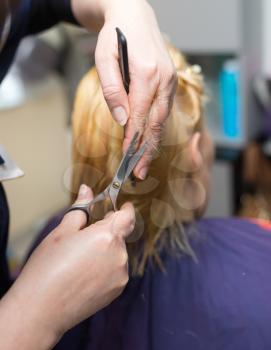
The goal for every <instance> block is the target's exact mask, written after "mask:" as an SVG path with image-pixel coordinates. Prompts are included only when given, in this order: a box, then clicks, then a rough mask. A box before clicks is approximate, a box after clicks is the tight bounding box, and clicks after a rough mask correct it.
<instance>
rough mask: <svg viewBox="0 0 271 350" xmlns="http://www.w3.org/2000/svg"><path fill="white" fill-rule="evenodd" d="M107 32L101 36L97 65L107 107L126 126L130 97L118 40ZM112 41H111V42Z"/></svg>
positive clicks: (101, 33) (103, 31) (96, 57)
mask: <svg viewBox="0 0 271 350" xmlns="http://www.w3.org/2000/svg"><path fill="white" fill-rule="evenodd" d="M106 32H107V31H106V30H102V31H101V32H100V34H99V38H98V42H97V46H96V51H95V63H96V68H97V72H98V75H99V78H100V82H101V87H102V91H103V95H104V98H105V100H106V102H107V105H108V107H109V109H110V111H111V113H112V115H113V118H114V119H115V120H116V122H117V123H119V124H120V125H122V126H124V125H125V124H126V122H127V120H128V116H129V103H128V96H127V93H126V91H125V88H124V85H123V82H122V76H121V72H120V67H119V62H118V48H117V40H115V37H114V38H112V34H114V31H113V32H112V33H111V35H108V33H107V37H106ZM109 39H110V40H109Z"/></svg>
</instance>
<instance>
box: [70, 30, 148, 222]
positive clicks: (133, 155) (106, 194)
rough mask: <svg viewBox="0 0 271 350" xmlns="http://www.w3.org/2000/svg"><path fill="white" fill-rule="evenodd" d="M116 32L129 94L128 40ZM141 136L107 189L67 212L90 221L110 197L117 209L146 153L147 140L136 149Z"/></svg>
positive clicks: (137, 133) (134, 140) (134, 141)
mask: <svg viewBox="0 0 271 350" xmlns="http://www.w3.org/2000/svg"><path fill="white" fill-rule="evenodd" d="M116 32H117V38H118V51H119V66H120V71H121V75H122V81H123V85H124V88H125V90H126V92H127V94H128V93H129V83H130V77H129V65H128V49H127V41H126V38H125V36H124V34H123V33H122V32H121V30H120V29H119V28H116ZM139 137H140V135H139V132H136V133H135V135H134V137H133V139H132V141H131V143H130V145H129V147H128V149H127V151H126V152H125V154H124V155H123V157H122V160H121V162H120V164H119V167H118V169H117V171H116V173H115V176H114V177H113V180H112V182H111V183H110V184H109V185H108V186H107V187H106V189H105V190H104V191H103V192H101V193H100V194H98V195H97V196H96V197H95V198H94V199H93V200H92V201H90V202H88V203H83V204H74V205H72V206H71V207H70V209H68V211H67V212H70V211H73V210H81V211H83V212H84V213H85V214H86V215H87V220H88V222H89V221H90V219H91V213H90V208H91V207H92V206H93V205H94V204H96V203H98V202H101V201H104V200H106V199H108V198H109V199H110V201H111V203H112V205H113V208H114V211H116V210H117V200H118V195H119V193H120V190H121V188H122V185H123V184H124V183H125V181H126V180H127V179H128V178H129V176H130V175H131V174H132V172H133V170H134V168H135V166H136V165H137V163H138V161H139V160H140V159H141V157H142V155H143V154H144V152H145V150H146V148H147V141H146V142H145V143H143V145H142V146H141V147H140V148H139V149H138V150H136V148H137V144H138V140H139Z"/></svg>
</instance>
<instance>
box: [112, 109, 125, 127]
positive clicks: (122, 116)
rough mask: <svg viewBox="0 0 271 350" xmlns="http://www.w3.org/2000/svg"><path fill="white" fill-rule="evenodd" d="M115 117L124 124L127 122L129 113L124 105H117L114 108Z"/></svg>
mask: <svg viewBox="0 0 271 350" xmlns="http://www.w3.org/2000/svg"><path fill="white" fill-rule="evenodd" d="M112 114H113V117H114V118H115V120H116V121H117V122H118V123H119V124H120V125H121V126H124V125H125V124H126V123H127V119H128V118H127V114H126V111H125V109H124V108H123V107H115V108H113V110H112Z"/></svg>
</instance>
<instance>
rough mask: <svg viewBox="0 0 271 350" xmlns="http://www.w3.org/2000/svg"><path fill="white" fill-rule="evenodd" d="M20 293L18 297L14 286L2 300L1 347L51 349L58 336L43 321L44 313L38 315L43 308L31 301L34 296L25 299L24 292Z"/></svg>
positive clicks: (0, 307)
mask: <svg viewBox="0 0 271 350" xmlns="http://www.w3.org/2000/svg"><path fill="white" fill-rule="evenodd" d="M15 289H16V287H15ZM33 293H34V290H33ZM20 294H21V295H20V296H19V297H18V296H17V295H16V292H14V287H13V288H11V290H10V292H8V293H7V294H6V295H5V296H4V297H3V299H1V301H0V348H1V349H5V350H18V349H20V350H49V349H51V348H52V347H53V346H54V345H55V344H56V342H57V341H58V338H57V337H56V335H55V334H54V333H53V332H52V331H51V329H50V327H47V326H46V324H44V322H41V320H42V318H43V315H40V316H38V314H39V313H41V310H37V308H36V307H35V305H33V304H32V303H31V301H32V298H31V297H29V298H27V300H24V299H25V297H24V294H23V293H20ZM47 328H48V329H47Z"/></svg>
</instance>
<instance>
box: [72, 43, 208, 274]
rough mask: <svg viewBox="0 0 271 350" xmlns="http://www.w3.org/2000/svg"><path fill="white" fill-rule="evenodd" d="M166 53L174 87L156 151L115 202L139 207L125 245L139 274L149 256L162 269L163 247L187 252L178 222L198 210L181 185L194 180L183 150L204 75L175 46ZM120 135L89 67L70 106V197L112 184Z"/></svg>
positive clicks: (195, 126) (198, 117)
mask: <svg viewBox="0 0 271 350" xmlns="http://www.w3.org/2000/svg"><path fill="white" fill-rule="evenodd" d="M169 52H170V55H171V57H172V60H173V63H174V65H175V67H176V69H177V78H178V85H177V91H176V96H175V99H174V103H173V107H172V111H171V113H170V116H169V118H168V120H167V122H166V125H165V130H164V133H163V137H162V142H161V146H160V149H159V151H158V152H157V156H156V157H155V159H154V160H153V161H152V163H151V167H150V170H149V174H148V177H147V179H146V180H145V181H138V180H136V181H135V183H134V181H130V180H128V181H127V183H126V184H125V185H124V186H123V189H122V192H121V195H120V197H119V202H118V206H121V205H122V204H123V203H124V202H126V201H130V202H132V203H133V204H134V206H135V208H136V211H137V215H138V220H137V226H136V230H135V235H134V236H132V238H131V239H130V243H128V251H129V258H130V264H131V266H132V271H133V273H135V274H139V275H140V274H143V272H144V267H145V265H146V263H147V261H148V259H153V260H154V261H155V262H157V263H158V265H159V266H161V267H162V263H161V260H160V251H161V249H164V248H165V247H169V248H170V249H172V250H174V251H176V252H186V253H191V250H190V247H189V244H188V240H187V237H186V233H185V230H184V229H183V228H182V225H181V224H182V223H186V222H191V221H192V220H193V219H194V218H195V212H196V209H197V208H196V207H194V206H193V205H192V206H191V203H190V202H189V198H188V199H186V201H184V199H185V194H184V195H182V188H183V186H184V184H185V182H186V181H195V183H196V179H194V173H195V171H194V169H191V168H190V167H189V159H188V158H189V156H188V155H187V152H186V150H187V146H188V144H189V140H190V139H191V137H192V136H193V135H194V134H195V132H196V131H200V130H201V129H202V98H203V83H202V77H201V75H200V74H199V72H198V71H197V69H196V68H193V67H190V66H189V65H188V64H187V62H186V60H185V59H184V57H183V56H182V55H181V54H180V53H179V52H178V51H177V50H176V49H175V48H173V47H172V46H169ZM123 137H124V133H123V128H122V127H121V126H119V125H118V124H117V123H116V122H115V121H114V120H113V118H112V116H111V114H110V111H109V110H108V107H107V105H106V102H105V100H104V98H103V94H102V90H101V86H100V83H99V78H98V74H97V71H96V69H95V68H92V69H91V70H90V71H89V73H88V74H87V75H86V76H85V77H84V78H83V80H82V82H81V83H80V85H79V88H78V92H77V96H76V101H75V104H74V112H73V164H74V172H73V177H72V191H73V195H72V199H74V197H75V194H76V193H77V191H78V189H79V186H80V184H81V183H86V184H88V185H90V186H91V187H92V188H93V191H94V194H98V193H100V192H101V191H102V190H104V189H105V187H106V186H107V185H108V184H109V183H110V182H111V180H112V177H113V176H114V173H115V171H116V169H117V166H118V164H119V162H120V159H121V157H122V143H123ZM183 192H184V191H183ZM178 195H179V196H180V197H181V198H182V200H180V198H178ZM184 203H185V204H184ZM106 210H108V205H107V204H104V205H102V206H98V207H97V208H96V210H95V213H94V216H95V217H97V218H98V217H101V216H102V213H103V212H105V211H106Z"/></svg>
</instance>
